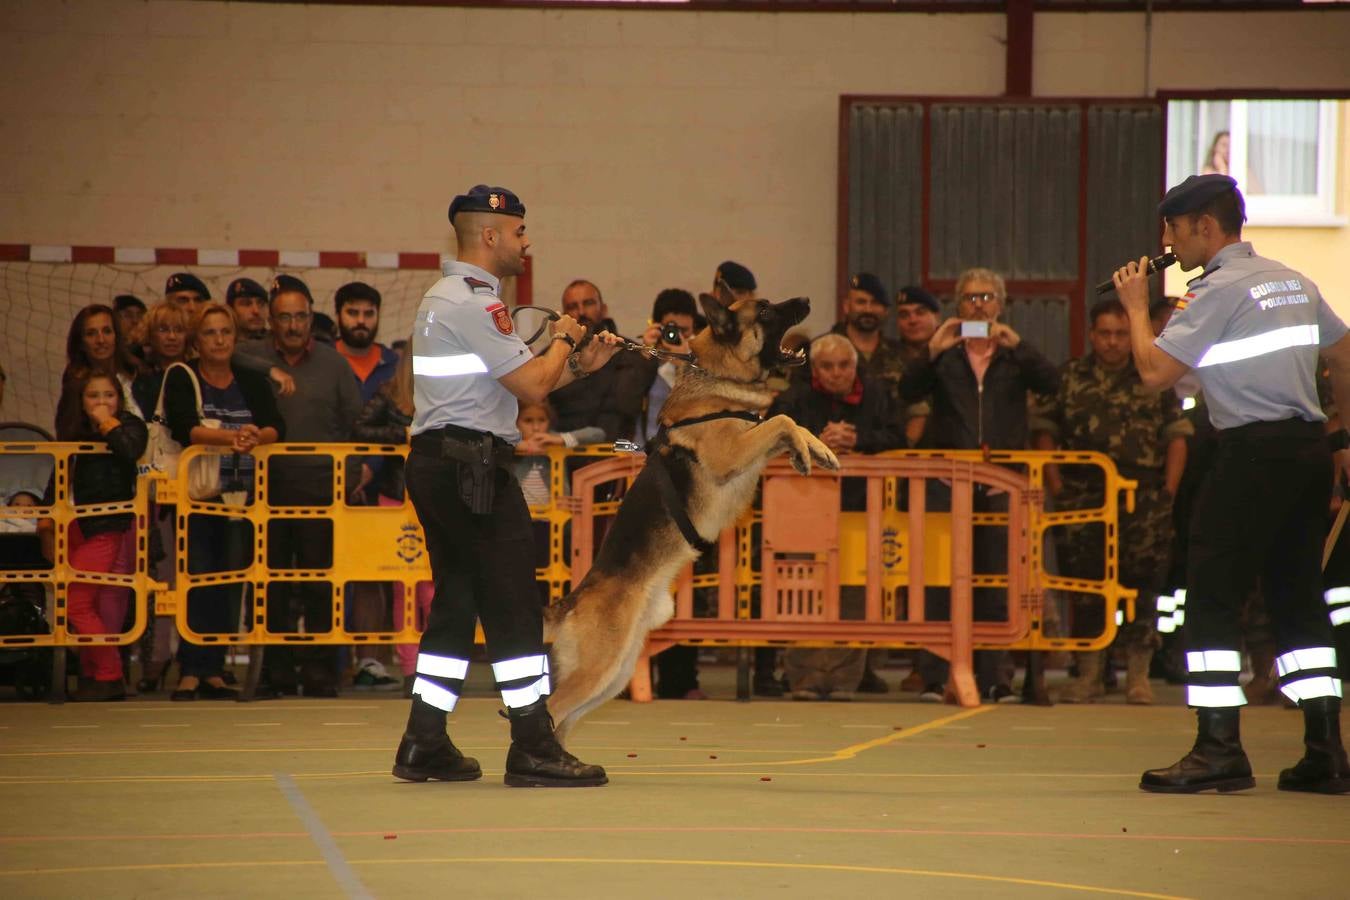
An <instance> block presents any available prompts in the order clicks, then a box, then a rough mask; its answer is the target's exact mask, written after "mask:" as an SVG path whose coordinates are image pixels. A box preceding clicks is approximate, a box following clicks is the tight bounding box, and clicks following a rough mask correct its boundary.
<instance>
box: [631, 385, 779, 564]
mask: <svg viewBox="0 0 1350 900" xmlns="http://www.w3.org/2000/svg"><path fill="white" fill-rule="evenodd" d="M716 419H743V420H745V421H746V422H753V423H754V424H756V425H758V424H759V423H760V422H762V421H764V420H763V419H761V418H760V417H759V415H758V414H757V413H752V412H749V411H747V410H733V409H724V410H721V411H720V412H715V413H708V414H707V415H704V416H693V417H691V418H688V419H680V420H679V421H678V422H671V423H670V424H669V425H662V426H661V427H660V428H659V429H658V430H657V432H656V434H655V436H653V437H652V439H651V440H650V441H648V442H647V469H648V470H650V471H651V473H652V476H653V477H654V478H655V479H656V488H657V490H658V491H660V493H661V502H662V503H663V504H665V507H666V511H667V512H669V513H670V517H671V518H672V519H673V520H674V521H675V526H676V527H677V528H679V529H680V534H681V535H683V536H684V539H685V540H686V541H687V542H688V543H689V546H691V547H693V548H694V550H695V551H697V552H698V555H699V556H702V555H703V554H705V553H707V552H708V551H710V550H712V549H713V548H714V547H716V546H717V544H716V543H715V542H713V541H707V540H704V539H703V536H702V535H700V534H699V533H698V529H696V528H695V527H694V523H693V522H692V521H690V519H689V513H688V512H687V511H686V510H685V508H684V501H683V498H682V497H681V496H680V492H679V489H678V488H677V487H676V486H675V479H674V478H673V477H672V476H671V474H670V464H669V462H667V460H666V458H665V456H664V455H663V454H662V453H661V452H660V451H661V450H662V449H665V448H670V449H672V450H673V449H674V445H673V444H671V443H670V437H669V434H668V433H669V432H671V431H674V430H675V429H676V428H686V427H688V426H690V425H699V424H701V423H703V422H712V421H714V420H716Z"/></svg>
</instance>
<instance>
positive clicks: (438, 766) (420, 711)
mask: <svg viewBox="0 0 1350 900" xmlns="http://www.w3.org/2000/svg"><path fill="white" fill-rule="evenodd" d="M394 776H395V777H396V778H402V779H403V780H404V781H426V780H427V779H434V780H436V781H473V780H474V779H477V778H482V777H483V770H482V769H480V768H479V767H478V760H476V759H474V758H473V757H471V756H465V755H464V754H463V753H460V752H459V748H458V747H456V746H455V745H454V744H453V743H451V741H450V736H449V735H447V734H446V733H445V712H444V710H439V709H437V708H436V707H434V706H432V705H431V704H430V703H424V702H423V701H422V698H421V697H413V702H412V712H411V713H410V714H409V715H408V727H407V730H405V731H404V732H403V740H402V741H401V742H399V745H398V753H397V754H396V755H395V756H394Z"/></svg>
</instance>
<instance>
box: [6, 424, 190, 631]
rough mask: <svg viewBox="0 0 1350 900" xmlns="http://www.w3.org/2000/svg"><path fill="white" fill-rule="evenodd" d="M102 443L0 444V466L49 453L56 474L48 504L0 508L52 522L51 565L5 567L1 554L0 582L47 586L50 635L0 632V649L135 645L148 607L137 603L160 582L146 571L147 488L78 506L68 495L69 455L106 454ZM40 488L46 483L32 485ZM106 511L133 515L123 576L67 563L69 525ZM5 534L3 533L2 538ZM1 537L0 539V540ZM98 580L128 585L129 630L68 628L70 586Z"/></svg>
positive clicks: (8, 515) (9, 513)
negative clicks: (130, 551) (128, 496)
mask: <svg viewBox="0 0 1350 900" xmlns="http://www.w3.org/2000/svg"><path fill="white" fill-rule="evenodd" d="M107 452H108V450H107V447H106V446H105V445H104V444H95V443H67V442H51V443H12V442H9V443H0V466H3V465H5V464H6V462H7V461H8V462H10V463H11V464H18V463H20V459H21V458H22V457H29V458H31V457H41V456H46V457H50V458H51V460H52V471H53V474H54V476H55V488H56V491H55V498H54V500H53V503H52V505H51V506H29V507H23V506H0V519H32V520H34V521H36V520H38V519H51V520H52V521H53V522H54V523H55V528H54V532H55V542H54V543H55V548H54V558H53V562H52V566H51V567H50V568H46V569H32V568H23V569H18V568H9V567H8V566H7V565H6V562H7V561H8V558H7V555H6V554H0V583H5V584H36V585H39V586H41V587H42V588H43V590H44V592H45V591H48V590H50V594H49V599H50V602H49V603H48V604H47V621H48V624H49V625H50V627H51V632H50V633H49V634H25V635H0V648H17V647H81V646H91V645H114V646H117V645H124V644H130V643H133V642H134V641H135V640H136V639H137V638H139V637H140V636H141V633H142V632H143V631H145V624H146V619H147V614H146V606H145V604H144V603H139V602H136V599H137V598H141V597H144V596H145V595H146V592H147V591H149V590H152V589H155V588H158V587H163V585H160V584H158V583H157V582H155V581H153V580H152V579H151V578H150V577H149V575H148V574H147V571H148V562H147V552H148V547H149V541H148V540H147V530H146V525H147V521H148V516H147V493H148V492H147V491H146V490H143V489H141V488H142V485H138V487H137V491H136V496H135V497H134V498H133V499H131V500H128V501H126V502H123V503H100V504H86V505H83V506H76V505H75V504H74V503H73V502H72V500H71V496H70V477H71V472H72V458H73V457H75V456H77V455H79V456H87V455H99V454H105V453H107ZM31 487H32V488H34V489H35V490H37V491H38V492H41V491H42V490H43V489H44V488H45V487H46V485H45V484H43V485H32V486H31ZM110 513H130V514H131V515H132V516H133V524H132V529H133V539H134V555H133V558H132V570H131V572H129V573H127V574H114V573H110V572H86V571H80V570H78V569H76V568H74V567H73V566H72V565H71V562H70V550H71V547H70V527H71V525H72V524H74V523H77V522H78V521H79V520H80V519H81V518H83V517H85V516H93V515H106V514H110ZM5 537H7V536H5ZM3 539H5V538H4V537H0V540H3ZM77 583H78V584H98V585H109V586H113V587H120V588H126V589H129V590H130V591H132V596H133V600H132V602H131V605H130V607H129V609H130V610H132V611H134V616H135V617H134V619H133V621H132V623H131V628H130V629H128V630H127V631H124V632H118V633H113V634H79V633H75V632H72V631H71V630H70V625H69V622H68V620H67V601H68V597H69V592H70V586H71V585H72V584H77Z"/></svg>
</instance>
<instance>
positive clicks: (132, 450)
mask: <svg viewBox="0 0 1350 900" xmlns="http://www.w3.org/2000/svg"><path fill="white" fill-rule="evenodd" d="M67 388H68V389H69V390H70V391H71V392H72V393H73V395H74V396H75V397H78V398H79V403H80V405H79V406H78V407H71V406H67V407H66V409H65V410H64V411H63V415H62V416H60V417H59V418H58V419H57V420H56V438H57V440H60V441H100V442H104V443H106V444H107V445H108V449H109V450H110V451H111V452H110V453H106V454H105V453H99V454H89V455H84V454H80V455H77V456H75V457H73V459H72V462H71V469H72V472H71V477H70V485H71V498H70V499H71V502H72V503H75V504H78V505H87V504H93V503H120V502H123V501H126V500H130V499H132V498H133V497H134V496H135V495H136V461H137V460H138V459H140V457H141V454H142V453H144V452H145V442H146V430H145V422H144V421H142V420H141V419H140V417H138V416H136V415H133V414H132V413H131V412H129V411H128V410H127V408H126V400H125V398H124V396H123V393H122V387H121V385H120V384H119V383H118V381H117V379H116V377H115V376H113V375H110V374H108V373H105V372H93V371H89V370H84V371H76V372H72V373H71V374H70V376H69V379H68V381H67ZM55 494H56V484H55V477H54V476H53V480H52V482H51V483H50V484H49V485H48V487H47V496H46V497H45V498H44V499H43V505H44V506H46V505H48V504H50V503H52V502H54V500H55ZM132 525H133V517H132V515H131V514H130V513H111V514H105V515H94V516H82V517H81V518H79V519H77V520H76V521H75V522H73V523H71V526H70V535H69V541H70V543H69V546H70V551H69V555H68V559H69V563H70V566H71V568H73V569H75V570H77V571H84V572H115V573H118V574H125V573H127V572H130V571H131V566H130V565H129V564H128V561H127V560H125V559H124V554H123V553H122V548H123V546H124V544H125V542H126V539H127V536H128V535H129V534H130V533H131V531H132ZM38 527H39V531H41V532H43V533H44V538H45V537H46V536H47V535H50V534H51V533H52V529H53V522H52V520H51V519H43V520H41V522H40V523H39V526H38ZM44 545H45V546H50V540H49V539H46V540H44ZM126 590H127V589H126V588H121V587H113V586H111V585H98V584H89V583H87V582H81V581H79V580H78V576H77V578H76V580H74V581H72V582H71V584H70V586H69V588H67V593H66V620H67V622H68V623H69V624H70V630H71V631H72V632H75V633H76V634H118V633H120V632H121V631H122V624H123V623H122V618H121V617H117V618H110V617H109V616H107V615H106V613H105V610H106V609H108V608H109V604H107V603H105V602H100V601H101V596H100V595H103V594H106V593H108V592H113V591H116V592H119V593H125V592H126ZM114 606H115V604H114ZM80 675H81V677H80V687H79V690H77V691H76V692H75V694H74V696H73V697H72V699H74V700H121V699H122V698H123V697H125V696H126V689H125V688H124V687H123V685H122V654H121V652H120V651H119V650H118V648H117V647H116V646H114V645H109V644H105V645H101V646H90V647H84V648H81V650H80Z"/></svg>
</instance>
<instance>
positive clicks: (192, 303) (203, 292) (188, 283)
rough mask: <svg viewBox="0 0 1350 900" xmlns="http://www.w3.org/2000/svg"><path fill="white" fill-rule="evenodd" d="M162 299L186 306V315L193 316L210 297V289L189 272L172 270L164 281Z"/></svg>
mask: <svg viewBox="0 0 1350 900" xmlns="http://www.w3.org/2000/svg"><path fill="white" fill-rule="evenodd" d="M164 299H165V300H166V301H168V302H169V303H177V304H178V305H179V306H182V307H186V308H187V311H188V315H190V316H195V315H196V314H197V313H199V312H201V311H202V308H203V307H205V306H206V301H207V300H210V299H211V291H209V290H208V289H207V287H206V284H205V282H203V281H202V280H201V279H200V278H198V277H197V276H196V275H193V274H192V273H191V272H174V273H173V274H172V275H170V276H169V278H168V280H167V281H165V282H164Z"/></svg>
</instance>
